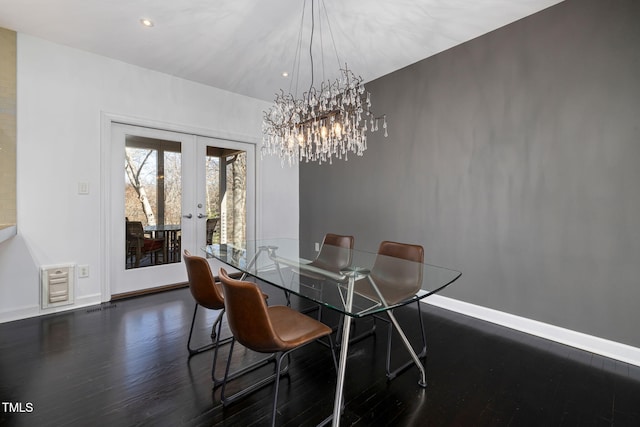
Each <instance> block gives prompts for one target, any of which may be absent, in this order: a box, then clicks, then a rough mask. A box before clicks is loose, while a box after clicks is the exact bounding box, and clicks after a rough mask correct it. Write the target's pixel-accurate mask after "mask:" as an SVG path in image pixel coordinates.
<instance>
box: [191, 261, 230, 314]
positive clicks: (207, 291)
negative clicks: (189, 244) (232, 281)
mask: <svg viewBox="0 0 640 427" xmlns="http://www.w3.org/2000/svg"><path fill="white" fill-rule="evenodd" d="M184 264H185V265H186V267H187V277H188V278H189V290H190V291H191V295H193V299H195V300H196V302H197V303H198V304H200V305H201V306H203V307H206V308H208V309H211V310H220V309H222V308H224V305H225V304H224V296H223V294H222V292H221V289H220V288H219V287H218V286H216V280H215V278H214V277H213V274H212V273H211V267H210V266H209V262H207V260H206V259H205V258H203V257H199V256H195V255H191V253H190V252H189V251H187V250H185V251H184Z"/></svg>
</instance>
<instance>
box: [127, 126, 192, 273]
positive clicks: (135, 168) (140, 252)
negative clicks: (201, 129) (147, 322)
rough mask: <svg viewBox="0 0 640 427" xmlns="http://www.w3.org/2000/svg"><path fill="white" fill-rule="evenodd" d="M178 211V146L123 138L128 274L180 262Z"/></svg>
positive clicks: (179, 172)
mask: <svg viewBox="0 0 640 427" xmlns="http://www.w3.org/2000/svg"><path fill="white" fill-rule="evenodd" d="M181 205H182V176H181V147H180V143H179V142H174V141H164V140H157V139H151V138H143V137H136V136H130V135H127V138H126V148H125V212H124V214H125V221H126V233H127V235H126V245H127V247H126V263H125V265H126V268H138V267H146V266H152V265H158V264H166V263H173V262H180V243H181V242H180V234H181V225H180V220H181Z"/></svg>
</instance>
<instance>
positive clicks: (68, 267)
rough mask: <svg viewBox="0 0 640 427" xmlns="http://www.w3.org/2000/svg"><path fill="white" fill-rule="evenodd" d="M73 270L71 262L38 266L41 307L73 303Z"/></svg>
mask: <svg viewBox="0 0 640 427" xmlns="http://www.w3.org/2000/svg"><path fill="white" fill-rule="evenodd" d="M75 271H76V270H75V266H74V265H73V264H64V265H48V266H42V267H40V281H41V284H42V286H41V288H42V308H51V307H57V306H60V305H68V304H73V301H74V300H73V291H74V284H75Z"/></svg>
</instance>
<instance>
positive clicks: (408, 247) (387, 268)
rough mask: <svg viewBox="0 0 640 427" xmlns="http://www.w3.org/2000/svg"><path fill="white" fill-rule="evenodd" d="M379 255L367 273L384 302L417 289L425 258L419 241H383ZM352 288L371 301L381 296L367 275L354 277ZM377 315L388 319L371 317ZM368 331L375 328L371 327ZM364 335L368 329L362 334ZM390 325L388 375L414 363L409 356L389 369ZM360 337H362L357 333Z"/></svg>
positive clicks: (424, 348)
mask: <svg viewBox="0 0 640 427" xmlns="http://www.w3.org/2000/svg"><path fill="white" fill-rule="evenodd" d="M377 255H378V256H376V260H375V262H374V265H373V267H372V268H371V273H370V277H371V278H372V279H373V281H374V282H375V284H376V286H377V287H378V289H379V290H380V291H381V292H382V294H383V295H384V297H385V300H386V302H387V304H389V305H393V304H396V303H398V302H400V301H402V300H404V299H406V298H409V297H410V296H412V295H414V294H415V293H416V292H418V291H419V290H420V287H421V285H422V272H423V267H422V263H423V262H424V248H423V247H422V246H420V245H412V244H408V243H398V242H390V241H383V242H382V243H380V246H379V248H378V253H377ZM393 258H399V259H402V260H408V261H413V262H410V263H402V262H400V263H398V262H397V261H395V262H394V260H393ZM354 292H355V293H356V294H358V295H360V296H364V297H366V298H369V299H371V300H373V301H380V298H379V296H378V294H377V292H376V291H375V289H374V288H373V287H372V285H371V283H370V282H369V280H368V279H367V278H364V279H360V280H357V281H356V283H355V287H354ZM420 304H421V303H420V301H416V305H417V307H418V318H419V322H420V332H421V335H422V350H421V352H420V353H419V354H418V357H420V358H423V357H424V356H426V354H427V338H426V334H425V330H424V323H423V320H422V313H421V310H420ZM375 318H378V319H380V320H383V321H385V322H389V321H388V320H387V319H386V318H383V317H379V316H374V319H375ZM371 331H375V323H374V327H373V329H372V330H371ZM371 331H370V332H369V334H370V333H371ZM363 335H365V336H366V335H367V333H365V334H363ZM392 337H393V328H392V327H391V324H389V328H388V338H387V361H386V371H387V378H389V379H393V378H395V377H396V376H397V375H398V374H399V373H400V372H402V371H404V370H405V369H406V368H407V367H409V366H411V364H412V363H413V362H412V361H411V360H410V361H408V362H406V363H404V364H402V365H401V366H400V367H398V368H396V369H394V370H393V371H391V348H392V342H391V340H392ZM359 338H360V339H361V338H362V336H361V337H359Z"/></svg>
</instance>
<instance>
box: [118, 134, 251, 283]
mask: <svg viewBox="0 0 640 427" xmlns="http://www.w3.org/2000/svg"><path fill="white" fill-rule="evenodd" d="M254 148H255V146H254V145H253V144H250V143H242V142H237V141H229V140H223V139H216V138H211V137H203V136H198V135H193V134H189V133H181V132H174V131H166V130H159V129H152V128H146V127H139V126H132V125H127V124H120V123H113V124H112V128H111V161H110V165H111V179H110V197H109V199H110V201H109V218H110V236H109V239H110V242H109V247H110V254H111V256H110V267H109V268H110V274H109V275H110V280H109V282H110V283H109V284H108V288H109V292H110V295H122V294H128V293H132V292H138V291H142V290H147V289H152V288H156V287H161V286H165V285H172V284H176V283H182V282H185V281H186V280H187V276H186V270H185V266H184V263H183V261H182V253H183V251H184V250H185V249H186V250H189V251H190V252H191V253H193V254H196V255H203V254H204V253H203V252H202V247H204V246H205V245H206V244H210V243H232V242H234V241H235V242H239V241H242V240H245V239H247V238H249V239H251V238H253V236H254V235H255V150H254Z"/></svg>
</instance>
